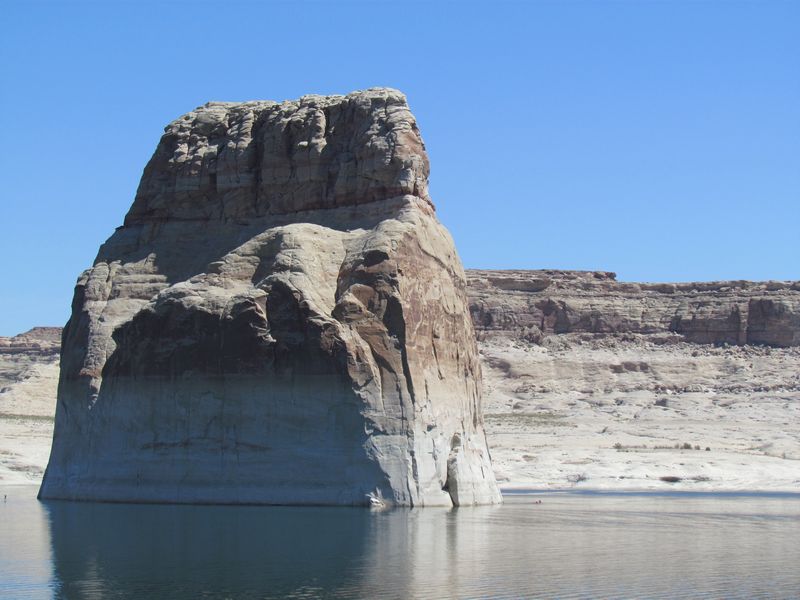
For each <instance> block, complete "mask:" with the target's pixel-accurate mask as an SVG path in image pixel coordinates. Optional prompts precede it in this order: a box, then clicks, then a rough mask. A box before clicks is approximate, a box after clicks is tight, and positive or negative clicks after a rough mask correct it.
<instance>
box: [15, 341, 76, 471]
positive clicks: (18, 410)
mask: <svg viewBox="0 0 800 600" xmlns="http://www.w3.org/2000/svg"><path fill="white" fill-rule="evenodd" d="M60 346H61V328H60V327H34V328H33V329H31V330H30V331H27V332H25V333H21V334H19V335H16V336H14V337H0V481H3V482H19V483H24V482H30V481H37V480H38V479H40V478H41V476H42V472H43V471H44V465H45V463H46V462H47V451H48V449H49V445H50V440H51V439H52V436H53V431H52V430H53V411H54V409H55V396H56V385H57V383H58V355H59V349H60Z"/></svg>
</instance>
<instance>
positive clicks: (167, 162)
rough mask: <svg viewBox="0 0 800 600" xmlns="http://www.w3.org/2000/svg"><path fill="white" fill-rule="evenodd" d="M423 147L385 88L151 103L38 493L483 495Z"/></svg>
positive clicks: (470, 379)
mask: <svg viewBox="0 0 800 600" xmlns="http://www.w3.org/2000/svg"><path fill="white" fill-rule="evenodd" d="M428 168H429V167H428V159H427V156H426V154H425V148H424V145H423V143H422V140H421V138H420V136H419V132H418V130H417V126H416V122H415V120H414V117H413V115H412V114H411V113H410V111H409V109H408V106H407V104H406V101H405V98H404V96H403V95H402V94H400V93H399V92H396V91H394V90H387V89H375V90H368V91H366V92H356V93H353V94H350V95H348V96H344V97H343V96H326V97H322V96H306V97H303V98H301V99H300V100H298V101H294V102H282V103H274V102H247V103H210V104H207V105H205V106H203V107H201V108H198V109H197V110H195V111H193V112H191V113H189V114H187V115H185V116H183V117H181V118H180V119H178V120H176V121H174V122H173V123H171V124H170V125H169V126H168V127H167V128H166V133H165V134H164V136H163V137H162V139H161V142H160V143H159V145H158V148H157V149H156V152H155V154H154V156H153V158H152V159H151V161H150V163H149V164H148V165H147V167H146V168H145V171H144V175H143V177H142V182H141V184H140V187H139V190H138V192H137V195H136V199H135V201H134V203H133V206H132V207H131V209H130V211H129V213H128V215H127V216H126V218H125V224H124V225H123V226H122V227H120V228H119V229H118V230H117V231H116V232H115V233H114V235H113V236H112V237H111V238H110V239H109V240H108V241H107V242H106V243H105V244H104V245H103V246H102V247H101V249H100V252H99V254H98V257H97V259H96V261H95V264H94V266H93V267H92V268H91V269H89V270H87V271H86V272H84V273H83V274H82V275H81V277H80V279H79V281H78V284H77V287H76V291H75V298H74V301H73V312H72V317H71V319H70V321H69V323H68V325H67V327H66V329H65V331H64V338H63V340H64V345H63V348H62V360H61V379H60V382H59V390H58V406H57V411H56V423H55V434H54V439H53V448H52V452H51V457H50V463H49V465H48V468H47V472H46V474H45V477H44V481H43V484H42V488H41V492H40V496H41V497H43V498H70V499H93V500H124V501H144V502H147V501H166V502H225V503H274V504H368V503H372V504H380V503H395V504H401V505H410V506H423V505H451V504H455V505H464V504H476V503H493V502H499V501H500V496H499V493H498V490H497V487H496V485H495V481H494V475H493V473H492V469H491V463H490V458H489V451H488V449H487V447H486V441H485V435H484V431H483V422H482V408H481V391H480V390H481V384H480V366H479V363H478V354H477V351H476V346H475V341H474V334H473V329H472V324H471V322H470V315H469V310H468V306H467V300H466V292H465V285H466V284H465V275H464V272H463V269H462V267H461V263H460V261H459V259H458V256H457V255H456V252H455V248H454V246H453V242H452V240H451V238H450V236H449V234H448V233H447V231H446V230H445V229H444V228H443V227H442V225H441V224H440V223H439V222H438V221H437V219H436V217H435V213H434V208H433V205H432V203H431V201H430V199H429V197H428V191H427V178H428Z"/></svg>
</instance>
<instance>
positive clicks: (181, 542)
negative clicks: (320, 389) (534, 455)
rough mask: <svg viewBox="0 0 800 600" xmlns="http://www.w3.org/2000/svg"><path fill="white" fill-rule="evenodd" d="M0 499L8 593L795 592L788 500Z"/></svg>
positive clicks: (795, 528) (22, 491) (797, 564)
mask: <svg viewBox="0 0 800 600" xmlns="http://www.w3.org/2000/svg"><path fill="white" fill-rule="evenodd" d="M1 494H7V495H8V500H7V501H6V502H5V503H3V504H0V535H1V536H2V538H1V539H2V544H0V597H2V598H92V599H94V598H97V599H101V598H102V599H106V598H112V599H113V598H135V599H137V600H138V599H145V598H170V599H172V598H187V599H189V598H191V599H203V598H403V599H405V598H485V597H490V598H523V597H524V598H538V597H542V598H798V597H800V496H797V495H751V496H732V495H672V496H663V495H653V494H642V495H630V494H624V495H608V494H595V495H586V494H540V495H533V496H531V495H528V496H515V497H507V499H506V504H504V505H503V506H498V507H482V508H462V509H458V510H440V509H423V510H399V509H398V510H389V511H383V512H374V511H369V510H368V509H350V508H288V507H231V506H155V505H123V504H90V503H70V502H47V503H40V502H38V501H36V499H35V494H36V489H35V488H32V487H30V488H29V487H7V488H4V489H3V488H0V495H1ZM536 500H541V501H542V503H541V504H535V503H534V502H535V501H536Z"/></svg>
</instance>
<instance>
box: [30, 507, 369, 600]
mask: <svg viewBox="0 0 800 600" xmlns="http://www.w3.org/2000/svg"><path fill="white" fill-rule="evenodd" d="M46 511H47V513H48V516H49V524H50V533H51V543H52V548H53V569H54V573H53V580H54V585H55V587H56V591H55V595H56V596H57V597H66V598H86V599H90V598H103V599H106V598H155V597H168V598H192V599H194V598H204V597H214V598H224V597H231V598H265V597H266V598H284V597H316V596H317V595H319V594H318V593H315V590H320V591H321V590H325V591H329V590H336V589H339V588H343V587H349V584H350V582H352V581H354V580H357V579H358V576H357V572H358V571H359V570H360V569H361V566H362V564H363V561H364V556H365V553H366V552H367V551H368V549H367V548H366V547H365V542H366V540H367V537H368V535H369V534H370V532H371V531H372V529H371V528H370V522H371V520H372V518H373V514H371V513H370V512H369V511H368V510H364V509H348V508H291V507H269V508H265V507H248V506H245V507H241V506H239V507H233V506H162V505H129V504H93V503H70V502H48V503H46Z"/></svg>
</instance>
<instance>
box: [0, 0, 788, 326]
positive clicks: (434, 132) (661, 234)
mask: <svg viewBox="0 0 800 600" xmlns="http://www.w3.org/2000/svg"><path fill="white" fill-rule="evenodd" d="M0 28H1V29H0V114H1V115H2V144H0V169H2V171H1V172H2V176H3V185H2V197H1V198H2V199H1V200H0V215H1V216H0V255H1V256H2V257H3V260H2V261H0V282H2V284H0V285H1V286H2V287H1V288H0V291H1V294H0V335H11V334H14V333H17V332H19V331H22V330H25V329H27V328H29V327H31V326H33V325H60V324H63V323H64V322H65V321H66V320H67V318H68V316H69V307H70V301H71V296H72V289H73V285H74V282H75V279H76V278H77V276H78V274H79V273H80V272H81V271H82V270H83V269H84V268H86V267H88V266H90V265H91V263H92V260H93V259H94V256H95V253H96V251H97V248H98V246H99V245H100V243H102V242H103V240H105V239H106V238H107V237H108V236H109V235H110V234H111V233H112V232H113V230H114V227H116V226H118V225H120V224H121V223H122V218H123V216H124V214H125V212H126V211H127V209H128V207H129V205H130V203H131V201H132V200H133V196H134V193H135V190H136V185H137V183H138V179H139V177H140V175H141V172H142V169H143V167H144V165H145V163H146V162H147V160H148V159H149V157H150V155H151V153H152V152H153V150H154V149H155V145H156V143H157V141H158V138H159V136H160V134H161V132H162V129H163V127H164V125H166V124H167V123H168V122H169V121H170V120H172V119H174V118H176V117H177V116H179V115H181V114H182V113H184V112H186V111H188V110H191V109H192V108H194V107H195V106H198V105H200V104H203V103H205V102H206V101H208V100H250V99H274V100H281V99H286V98H295V97H298V96H301V95H303V94H306V93H323V94H326V93H327V94H330V93H347V92H349V91H352V90H355V89H363V88H367V87H372V86H379V85H381V86H391V87H396V88H398V89H401V90H403V91H404V92H405V93H406V94H407V96H408V98H409V102H410V104H411V108H412V110H413V111H414V113H415V114H416V116H417V118H418V121H419V124H420V127H421V130H422V134H423V137H424V139H425V142H426V144H427V147H428V151H429V154H430V157H431V162H432V172H431V193H432V197H433V199H434V201H435V203H436V205H437V207H438V212H439V218H440V219H441V220H442V221H443V222H444V223H445V225H447V227H448V228H449V229H450V230H451V232H452V233H453V236H454V238H455V240H456V244H457V247H458V250H459V253H460V254H461V257H462V260H463V261H464V264H465V266H467V267H481V268H564V269H603V270H612V271H616V272H617V273H618V276H619V278H620V279H622V280H629V281H638V280H647V281H681V280H706V279H800V2H792V1H787V2H773V1H767V0H759V1H755V2H734V1H724V2H645V1H639V2H602V1H599V0H596V1H591V2H565V1H562V2H497V1H495V2H485V3H477V2H476V3H467V2H410V1H405V2H389V1H382V2H381V1H377V2H316V3H312V2H308V3H301V2H286V3H283V2H280V3H270V2H246V3H245V2H179V1H175V2H158V3H157V2H151V3H148V2H146V1H145V0H138V1H136V2H123V1H118V2H86V3H79V2H66V1H62V2H51V3H48V2H37V1H35V0H34V1H31V0H28V1H25V2H15V1H10V0H6V1H5V2H4V3H3V18H2V20H0Z"/></svg>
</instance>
